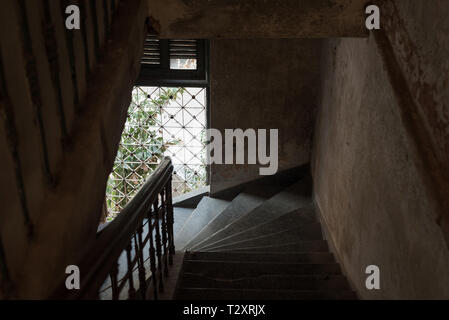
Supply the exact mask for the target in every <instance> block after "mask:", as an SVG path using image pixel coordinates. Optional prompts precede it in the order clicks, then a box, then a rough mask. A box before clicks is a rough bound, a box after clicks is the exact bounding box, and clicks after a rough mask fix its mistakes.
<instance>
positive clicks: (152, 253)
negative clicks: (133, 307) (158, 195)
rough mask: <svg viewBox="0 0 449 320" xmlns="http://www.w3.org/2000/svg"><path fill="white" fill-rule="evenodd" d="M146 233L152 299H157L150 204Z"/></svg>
mask: <svg viewBox="0 0 449 320" xmlns="http://www.w3.org/2000/svg"><path fill="white" fill-rule="evenodd" d="M148 223H149V225H148V235H149V238H150V249H149V250H150V269H151V279H153V294H154V300H157V296H158V293H157V276H156V253H155V250H154V241H153V221H152V215H151V206H150V209H149V210H148Z"/></svg>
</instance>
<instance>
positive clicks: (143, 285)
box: [134, 223, 147, 300]
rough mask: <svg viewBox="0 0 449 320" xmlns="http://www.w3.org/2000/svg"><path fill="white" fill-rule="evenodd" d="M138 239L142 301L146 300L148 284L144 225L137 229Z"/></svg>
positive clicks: (137, 249)
mask: <svg viewBox="0 0 449 320" xmlns="http://www.w3.org/2000/svg"><path fill="white" fill-rule="evenodd" d="M134 239H135V235H134ZM137 239H138V245H137V246H136V254H137V268H138V270H139V283H140V292H141V294H142V299H143V300H145V295H146V290H147V283H146V277H145V266H144V264H143V242H142V223H141V224H140V225H139V227H138V228H137Z"/></svg>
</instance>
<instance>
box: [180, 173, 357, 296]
mask: <svg viewBox="0 0 449 320" xmlns="http://www.w3.org/2000/svg"><path fill="white" fill-rule="evenodd" d="M222 198H223V199H222ZM222 198H212V197H207V196H205V197H203V198H202V199H201V201H200V202H199V203H198V205H197V207H196V209H194V210H188V209H185V208H175V213H174V214H175V224H174V230H175V237H174V238H175V247H176V249H177V250H183V251H186V252H185V256H184V262H183V267H182V271H181V275H180V280H179V282H178V288H177V291H176V294H175V299H179V300H186V299H189V300H209V299H212V300H220V299H226V300H230V299H236V300H244V299H270V300H272V299H290V300H296V299H314V300H315V299H357V296H356V294H355V292H354V291H352V290H351V288H350V286H349V284H348V281H347V279H346V278H345V276H344V275H343V274H342V272H341V269H340V266H339V264H338V263H337V262H336V261H335V259H334V256H333V254H332V253H331V252H330V251H329V248H328V245H327V242H326V241H325V240H323V235H322V232H321V226H320V223H319V222H318V219H317V216H316V214H315V210H314V206H313V203H312V200H311V183H310V178H303V179H300V180H299V181H296V182H293V183H292V182H290V183H287V184H285V182H284V183H281V182H277V183H272V182H270V183H255V184H254V183H253V184H252V185H250V186H248V187H247V188H246V189H244V190H242V191H241V192H238V193H237V194H234V195H232V196H227V197H222Z"/></svg>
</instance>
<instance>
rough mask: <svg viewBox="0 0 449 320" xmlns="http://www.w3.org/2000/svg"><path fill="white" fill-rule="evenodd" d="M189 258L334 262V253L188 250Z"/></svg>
mask: <svg viewBox="0 0 449 320" xmlns="http://www.w3.org/2000/svg"><path fill="white" fill-rule="evenodd" d="M186 257H187V258H188V259H189V260H216V261H222V260H223V261H227V260H233V261H326V262H334V256H333V254H331V253H329V252H311V253H256V252H249V253H239V252H225V253H223V252H214V251H212V252H211V251H203V252H187V253H186Z"/></svg>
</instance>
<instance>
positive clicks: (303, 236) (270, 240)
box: [199, 222, 323, 251]
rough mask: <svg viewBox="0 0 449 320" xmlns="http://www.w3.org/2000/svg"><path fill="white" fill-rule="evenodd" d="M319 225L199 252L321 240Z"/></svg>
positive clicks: (313, 224) (213, 246)
mask: <svg viewBox="0 0 449 320" xmlns="http://www.w3.org/2000/svg"><path fill="white" fill-rule="evenodd" d="M322 239H323V235H322V233H321V225H320V223H318V222H315V223H310V224H307V225H303V226H301V227H297V228H292V229H288V230H281V231H278V232H275V233H271V234H267V235H263V236H259V237H256V238H252V239H246V240H242V241H237V242H234V243H229V244H224V245H217V246H215V245H213V244H212V245H211V246H208V247H201V248H199V250H201V251H214V250H220V249H236V248H246V247H251V246H267V245H281V244H283V243H291V242H297V241H305V240H322Z"/></svg>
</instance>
